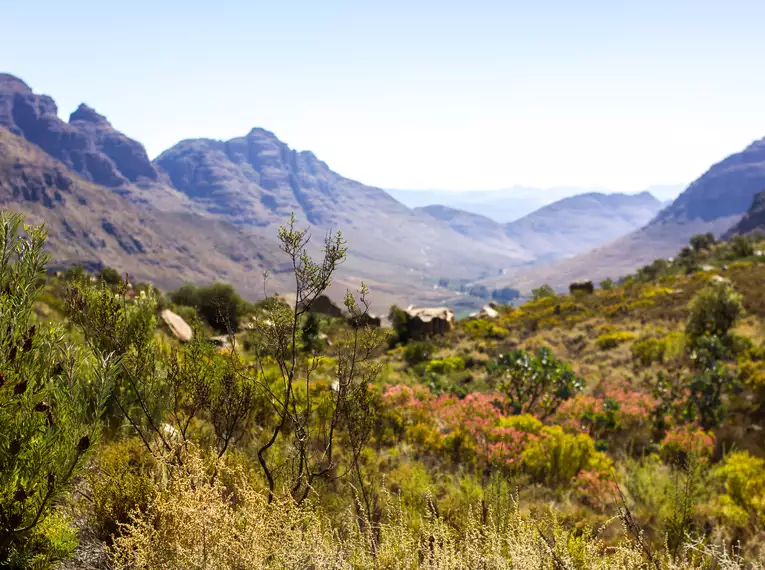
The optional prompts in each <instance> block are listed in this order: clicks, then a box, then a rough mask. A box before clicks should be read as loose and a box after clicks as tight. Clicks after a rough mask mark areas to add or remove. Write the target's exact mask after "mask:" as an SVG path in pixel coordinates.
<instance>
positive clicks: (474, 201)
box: [387, 184, 684, 223]
mask: <svg viewBox="0 0 765 570" xmlns="http://www.w3.org/2000/svg"><path fill="white" fill-rule="evenodd" d="M683 188H684V186H682V185H679V184H674V185H672V184H664V185H654V186H651V187H650V188H647V189H645V190H644V191H643V192H648V193H650V194H652V195H653V196H655V197H656V198H658V199H659V200H661V201H662V202H667V201H670V202H671V201H672V200H674V199H675V198H676V197H677V195H678V194H680V192H682V190H683ZM387 192H388V193H389V194H390V195H391V196H393V197H394V198H396V199H397V200H398V201H399V202H402V203H403V204H406V205H407V206H409V207H411V208H421V207H426V206H435V205H438V206H447V207H449V208H453V209H456V210H464V211H465V212H470V213H473V214H478V215H481V216H485V217H487V218H490V219H492V220H494V221H495V222H500V223H507V222H512V221H515V220H518V219H520V218H522V217H524V216H526V215H528V214H530V213H531V212H534V211H536V210H538V209H539V208H542V207H544V206H547V205H550V204H553V203H554V202H557V201H558V200H563V199H564V198H569V197H571V196H577V195H581V194H611V193H613V192H612V191H610V190H608V189H606V188H582V187H575V186H571V187H564V186H562V187H553V188H533V187H529V186H519V185H516V186H512V187H510V188H505V189H503V190H471V191H446V190H387ZM641 193H642V192H641ZM617 194H619V193H617Z"/></svg>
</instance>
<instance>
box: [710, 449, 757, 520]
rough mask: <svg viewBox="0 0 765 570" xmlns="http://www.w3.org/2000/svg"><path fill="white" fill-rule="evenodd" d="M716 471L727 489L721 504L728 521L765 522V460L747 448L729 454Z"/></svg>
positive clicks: (716, 476) (717, 477)
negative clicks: (753, 455) (753, 454)
mask: <svg viewBox="0 0 765 570" xmlns="http://www.w3.org/2000/svg"><path fill="white" fill-rule="evenodd" d="M713 473H714V476H715V478H716V479H717V481H719V482H720V483H721V484H722V487H723V489H724V491H725V494H724V495H722V496H721V497H720V503H719V504H720V505H721V506H723V507H724V508H723V509H722V510H723V512H724V515H725V516H726V518H727V519H728V520H729V522H731V523H733V524H735V525H737V526H744V525H745V524H746V523H747V522H749V521H750V520H751V521H753V522H755V524H757V525H763V524H765V460H763V459H761V458H759V457H752V456H751V455H750V454H749V452H747V451H735V452H733V453H729V454H728V455H726V456H725V459H723V461H722V462H721V463H720V464H719V465H718V466H717V467H716V468H715V470H714V472H713Z"/></svg>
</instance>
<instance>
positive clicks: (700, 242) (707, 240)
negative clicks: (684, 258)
mask: <svg viewBox="0 0 765 570" xmlns="http://www.w3.org/2000/svg"><path fill="white" fill-rule="evenodd" d="M690 244H691V247H692V248H693V251H697V252H698V251H701V250H702V249H709V248H710V247H712V246H713V245H714V244H715V236H714V234H712V233H706V234H696V235H695V236H693V237H692V238H691V240H690Z"/></svg>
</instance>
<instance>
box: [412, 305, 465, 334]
mask: <svg viewBox="0 0 765 570" xmlns="http://www.w3.org/2000/svg"><path fill="white" fill-rule="evenodd" d="M405 312H406V315H407V321H406V324H407V328H408V330H409V335H410V336H411V337H412V338H414V339H420V338H423V337H425V336H429V335H434V334H445V333H447V332H449V331H450V330H452V327H453V326H454V313H453V312H452V310H451V309H449V308H448V307H423V308H415V307H414V306H412V305H410V306H409V307H408V308H407V309H406V311H405Z"/></svg>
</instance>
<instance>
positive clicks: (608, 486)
mask: <svg viewBox="0 0 765 570" xmlns="http://www.w3.org/2000/svg"><path fill="white" fill-rule="evenodd" d="M572 485H573V487H574V489H576V494H577V497H578V498H579V500H580V501H582V502H583V503H584V504H586V505H589V506H590V507H591V508H593V509H595V510H597V511H604V510H605V509H606V507H607V506H608V505H609V504H610V503H611V502H612V501H613V499H614V497H616V492H617V486H616V483H615V482H614V479H613V476H612V475H611V473H610V472H608V471H606V470H587V471H585V470H583V471H580V472H579V473H578V474H577V476H576V477H575V478H574V480H573V482H572Z"/></svg>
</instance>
